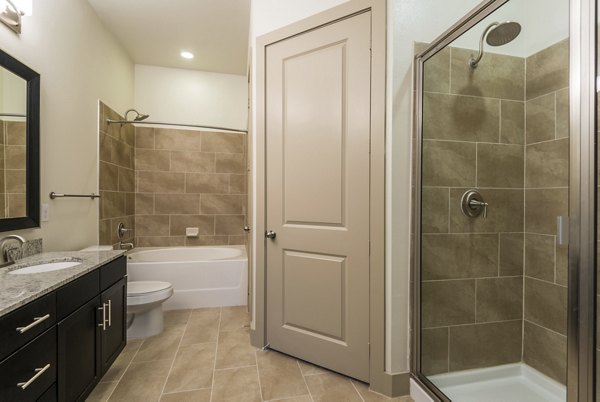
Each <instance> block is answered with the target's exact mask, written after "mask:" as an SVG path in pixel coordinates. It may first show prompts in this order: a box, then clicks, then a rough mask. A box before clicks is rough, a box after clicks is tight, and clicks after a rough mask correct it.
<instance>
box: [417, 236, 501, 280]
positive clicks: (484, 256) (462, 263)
mask: <svg viewBox="0 0 600 402" xmlns="http://www.w3.org/2000/svg"><path fill="white" fill-rule="evenodd" d="M421 258H422V275H423V280H440V279H463V278H481V277H489V276H497V275H498V235H497V234H481V235H470V234H435V235H423V236H422V257H421Z"/></svg>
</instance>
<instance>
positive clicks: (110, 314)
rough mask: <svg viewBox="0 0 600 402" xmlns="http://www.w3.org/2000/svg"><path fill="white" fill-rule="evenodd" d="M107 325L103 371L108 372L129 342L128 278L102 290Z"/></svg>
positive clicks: (103, 342)
mask: <svg viewBox="0 0 600 402" xmlns="http://www.w3.org/2000/svg"><path fill="white" fill-rule="evenodd" d="M101 298H102V305H103V306H104V309H105V310H106V317H105V318H106V325H105V326H104V327H103V328H102V331H101V332H102V349H101V350H102V352H101V354H102V373H103V374H104V373H106V371H107V370H108V368H109V367H110V365H111V364H112V363H113V362H114V361H115V359H116V358H117V356H118V355H119V353H121V351H122V350H123V348H124V347H125V344H126V343H127V325H126V310H127V280H126V279H125V278H123V279H121V280H120V281H119V282H117V283H115V284H114V285H113V286H111V287H110V288H108V289H107V290H106V291H104V292H102V296H101Z"/></svg>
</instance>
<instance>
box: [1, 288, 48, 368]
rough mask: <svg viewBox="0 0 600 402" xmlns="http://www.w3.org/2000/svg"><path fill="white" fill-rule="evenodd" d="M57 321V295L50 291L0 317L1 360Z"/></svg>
mask: <svg viewBox="0 0 600 402" xmlns="http://www.w3.org/2000/svg"><path fill="white" fill-rule="evenodd" d="M55 323H56V295H55V293H54V292H53V293H50V294H49V295H46V296H44V297H41V298H39V299H37V300H34V301H32V302H31V303H29V304H26V305H25V306H23V307H21V308H19V309H17V310H15V311H13V312H12V313H9V314H7V315H6V316H4V317H2V318H1V319H0V361H1V360H2V359H4V358H5V357H7V356H8V355H10V354H11V353H13V352H14V351H15V350H17V349H18V348H20V347H21V346H23V345H25V344H26V343H27V342H29V341H31V340H32V339H33V338H35V337H36V336H38V335H39V334H41V333H42V332H44V331H45V330H47V329H48V328H50V327H51V326H53V325H54V324H55Z"/></svg>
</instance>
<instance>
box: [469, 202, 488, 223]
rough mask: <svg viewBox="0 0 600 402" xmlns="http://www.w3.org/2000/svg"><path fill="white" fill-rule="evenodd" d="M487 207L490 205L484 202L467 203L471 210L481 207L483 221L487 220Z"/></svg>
mask: <svg viewBox="0 0 600 402" xmlns="http://www.w3.org/2000/svg"><path fill="white" fill-rule="evenodd" d="M488 205H490V204H488V203H487V202H484V201H478V200H471V201H469V206H470V207H471V208H478V207H483V219H486V218H487V207H488Z"/></svg>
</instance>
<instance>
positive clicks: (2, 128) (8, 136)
mask: <svg viewBox="0 0 600 402" xmlns="http://www.w3.org/2000/svg"><path fill="white" fill-rule="evenodd" d="M25 131H26V123H25V122H23V121H5V120H0V217H3V218H16V217H21V216H25V215H26V210H25V208H26V204H25V202H26V189H25V177H26V175H25V173H26V170H25V163H26V155H27V153H26V146H25V137H26V134H25Z"/></svg>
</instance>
